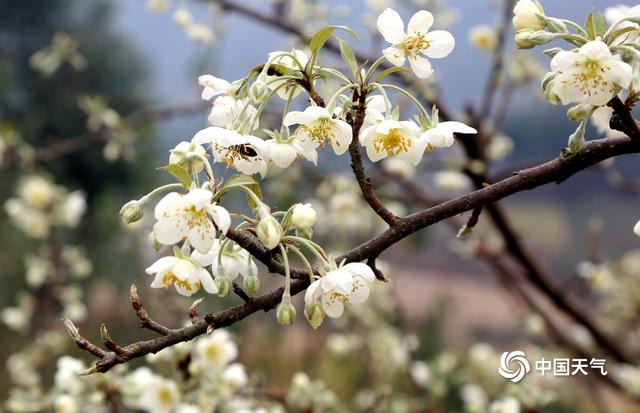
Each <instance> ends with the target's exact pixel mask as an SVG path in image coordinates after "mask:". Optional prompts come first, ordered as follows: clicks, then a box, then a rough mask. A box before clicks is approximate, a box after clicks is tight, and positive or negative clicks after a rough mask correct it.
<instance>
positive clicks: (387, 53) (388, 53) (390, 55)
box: [382, 46, 406, 67]
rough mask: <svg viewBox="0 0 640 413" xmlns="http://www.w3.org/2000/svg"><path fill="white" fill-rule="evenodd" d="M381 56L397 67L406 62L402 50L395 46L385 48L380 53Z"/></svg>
mask: <svg viewBox="0 0 640 413" xmlns="http://www.w3.org/2000/svg"><path fill="white" fill-rule="evenodd" d="M382 54H383V55H384V57H385V58H386V59H387V60H388V61H389V62H391V64H393V65H395V66H398V67H399V66H402V65H404V61H405V60H406V55H405V53H404V50H402V49H400V48H398V47H395V46H391V47H387V48H386V49H384V50H383V51H382Z"/></svg>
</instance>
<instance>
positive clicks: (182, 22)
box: [173, 7, 193, 28]
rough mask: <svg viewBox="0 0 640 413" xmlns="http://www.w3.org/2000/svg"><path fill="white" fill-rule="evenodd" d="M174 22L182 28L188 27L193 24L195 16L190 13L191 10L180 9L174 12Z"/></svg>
mask: <svg viewBox="0 0 640 413" xmlns="http://www.w3.org/2000/svg"><path fill="white" fill-rule="evenodd" d="M173 21H174V22H175V24H177V25H178V26H180V27H183V28H184V27H188V26H190V25H191V23H193V16H192V15H191V13H189V10H187V9H185V8H182V7H180V8H178V9H176V11H174V12H173Z"/></svg>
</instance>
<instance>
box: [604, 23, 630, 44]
mask: <svg viewBox="0 0 640 413" xmlns="http://www.w3.org/2000/svg"><path fill="white" fill-rule="evenodd" d="M635 30H637V28H636V27H634V26H631V27H625V28H623V29H618V30H616V31H614V32H613V33H611V34H610V35H609V36H608V38H607V39H606V41H607V42H608V43H609V44H611V42H613V41H614V40H616V39H617V38H618V37H620V36H624V35H625V34H627V33H629V32H633V31H635Z"/></svg>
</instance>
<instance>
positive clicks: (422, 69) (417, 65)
mask: <svg viewBox="0 0 640 413" xmlns="http://www.w3.org/2000/svg"><path fill="white" fill-rule="evenodd" d="M409 64H410V65H411V70H413V73H415V74H416V76H417V77H419V78H420V79H426V78H428V77H429V76H431V75H432V74H433V68H432V67H431V63H430V62H429V61H428V60H427V59H425V58H424V57H422V56H417V55H416V56H414V57H409Z"/></svg>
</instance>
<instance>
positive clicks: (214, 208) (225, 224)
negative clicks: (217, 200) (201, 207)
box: [209, 205, 231, 235]
mask: <svg viewBox="0 0 640 413" xmlns="http://www.w3.org/2000/svg"><path fill="white" fill-rule="evenodd" d="M209 213H210V214H211V218H213V222H215V224H216V227H218V229H219V230H220V232H222V233H223V234H225V235H226V233H227V231H229V227H230V226H231V216H230V215H229V211H227V210H226V208H224V207H221V206H220V205H211V207H210V208H209Z"/></svg>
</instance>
